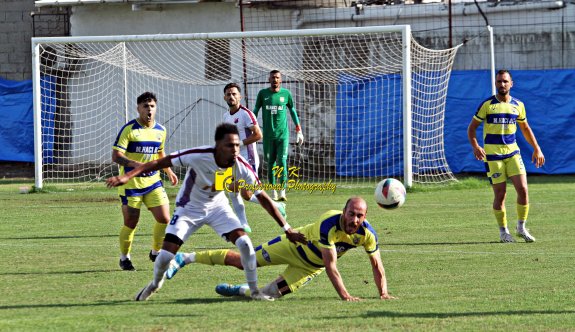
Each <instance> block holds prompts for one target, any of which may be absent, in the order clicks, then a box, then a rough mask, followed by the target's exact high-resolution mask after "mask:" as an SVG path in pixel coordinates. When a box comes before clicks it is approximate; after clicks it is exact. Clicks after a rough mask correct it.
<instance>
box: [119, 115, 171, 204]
mask: <svg viewBox="0 0 575 332" xmlns="http://www.w3.org/2000/svg"><path fill="white" fill-rule="evenodd" d="M165 141H166V128H164V126H162V125H161V124H159V123H157V122H156V123H155V124H154V126H153V127H145V126H142V125H141V124H140V123H139V122H138V120H137V119H134V120H132V121H130V122H128V123H126V124H125V125H124V126H123V127H122V129H121V130H120V133H118V136H117V137H116V141H115V142H114V146H113V147H112V148H113V149H114V150H118V151H120V152H122V153H124V155H125V156H126V157H127V158H129V159H131V160H134V161H138V162H142V163H146V162H149V161H152V160H156V159H158V158H159V156H158V153H159V152H161V151H163V150H164V143H165ZM132 169H133V168H132V167H124V166H121V165H120V174H124V173H126V172H129V171H131V170H132ZM161 186H162V181H161V178H160V173H159V172H158V171H154V172H150V173H143V174H140V175H138V176H136V177H134V178H132V179H130V181H128V183H126V184H125V185H123V186H120V187H119V188H118V192H119V194H120V195H121V196H141V195H145V194H147V193H149V192H150V191H152V190H154V189H156V188H158V187H161Z"/></svg>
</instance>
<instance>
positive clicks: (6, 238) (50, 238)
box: [0, 234, 151, 240]
mask: <svg viewBox="0 0 575 332" xmlns="http://www.w3.org/2000/svg"><path fill="white" fill-rule="evenodd" d="M148 236H151V234H150V235H148ZM108 237H112V238H116V237H118V234H100V235H58V236H27V237H0V240H62V239H88V238H94V239H101V238H108Z"/></svg>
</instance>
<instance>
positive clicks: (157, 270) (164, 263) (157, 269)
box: [154, 249, 175, 286]
mask: <svg viewBox="0 0 575 332" xmlns="http://www.w3.org/2000/svg"><path fill="white" fill-rule="evenodd" d="M174 256H175V255H174V254H172V253H171V252H169V251H166V250H164V249H161V250H160V253H159V254H158V257H156V261H155V262H154V285H156V286H158V285H160V284H161V282H162V279H164V273H165V272H166V270H167V269H168V267H169V266H170V261H171V260H172V259H174Z"/></svg>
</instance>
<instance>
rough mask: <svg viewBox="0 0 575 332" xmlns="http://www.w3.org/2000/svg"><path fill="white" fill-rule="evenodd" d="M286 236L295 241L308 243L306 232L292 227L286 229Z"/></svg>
mask: <svg viewBox="0 0 575 332" xmlns="http://www.w3.org/2000/svg"><path fill="white" fill-rule="evenodd" d="M286 237H287V238H288V240H290V241H291V242H293V243H297V242H299V243H303V244H306V243H307V239H306V237H305V235H304V234H302V233H300V232H298V231H297V230H295V229H293V228H290V229H288V230H287V231H286Z"/></svg>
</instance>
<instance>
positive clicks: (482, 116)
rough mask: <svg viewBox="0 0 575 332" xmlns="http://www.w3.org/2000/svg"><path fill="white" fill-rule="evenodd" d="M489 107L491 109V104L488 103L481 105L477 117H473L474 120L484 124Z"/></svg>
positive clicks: (476, 113)
mask: <svg viewBox="0 0 575 332" xmlns="http://www.w3.org/2000/svg"><path fill="white" fill-rule="evenodd" d="M487 107H489V103H487V102H483V103H481V105H479V108H478V109H477V111H476V112H475V115H473V118H474V119H475V120H477V121H479V122H483V120H485V117H486V114H487V113H486V109H487Z"/></svg>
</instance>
